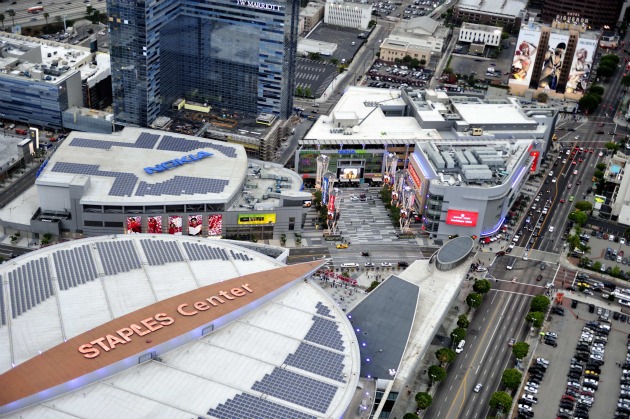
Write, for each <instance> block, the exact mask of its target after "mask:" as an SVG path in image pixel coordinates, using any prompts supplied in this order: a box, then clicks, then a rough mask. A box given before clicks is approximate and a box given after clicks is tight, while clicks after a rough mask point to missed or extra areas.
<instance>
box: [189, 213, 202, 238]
mask: <svg viewBox="0 0 630 419" xmlns="http://www.w3.org/2000/svg"><path fill="white" fill-rule="evenodd" d="M202 227H203V218H202V217H201V214H199V215H189V216H188V235H189V236H200V235H201V229H202Z"/></svg>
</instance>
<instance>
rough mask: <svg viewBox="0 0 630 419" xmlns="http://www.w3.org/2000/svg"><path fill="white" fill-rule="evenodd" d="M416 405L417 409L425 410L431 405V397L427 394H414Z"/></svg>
mask: <svg viewBox="0 0 630 419" xmlns="http://www.w3.org/2000/svg"><path fill="white" fill-rule="evenodd" d="M416 403H417V404H418V409H420V410H426V409H428V408H429V406H431V403H433V397H431V395H430V394H429V393H416Z"/></svg>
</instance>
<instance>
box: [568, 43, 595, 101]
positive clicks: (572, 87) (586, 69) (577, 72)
mask: <svg viewBox="0 0 630 419" xmlns="http://www.w3.org/2000/svg"><path fill="white" fill-rule="evenodd" d="M596 50H597V40H596V39H579V40H578V43H577V46H576V47H575V54H574V55H573V63H572V64H571V70H570V71H569V79H568V80H567V88H566V92H567V93H578V94H582V95H583V94H584V92H585V91H586V90H587V88H588V86H587V83H588V78H589V76H590V73H591V68H592V67H593V57H594V56H595V51H596Z"/></svg>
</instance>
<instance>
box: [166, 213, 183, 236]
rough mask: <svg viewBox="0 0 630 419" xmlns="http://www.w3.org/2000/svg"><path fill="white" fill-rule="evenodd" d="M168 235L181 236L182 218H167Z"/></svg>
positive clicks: (177, 216) (170, 216) (173, 216)
mask: <svg viewBox="0 0 630 419" xmlns="http://www.w3.org/2000/svg"><path fill="white" fill-rule="evenodd" d="M168 234H175V235H177V236H181V235H182V217H181V216H179V215H169V216H168Z"/></svg>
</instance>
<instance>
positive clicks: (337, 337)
mask: <svg viewBox="0 0 630 419" xmlns="http://www.w3.org/2000/svg"><path fill="white" fill-rule="evenodd" d="M304 340H306V341H309V342H313V343H317V344H318V345H322V346H326V347H328V348H331V349H335V350H337V351H340V352H343V351H344V349H345V347H344V345H343V340H342V339H341V333H340V332H339V329H338V327H337V323H335V322H334V321H332V320H327V319H323V318H321V317H317V316H313V326H311V328H310V329H309V331H308V333H307V334H306V336H305V337H304Z"/></svg>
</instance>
